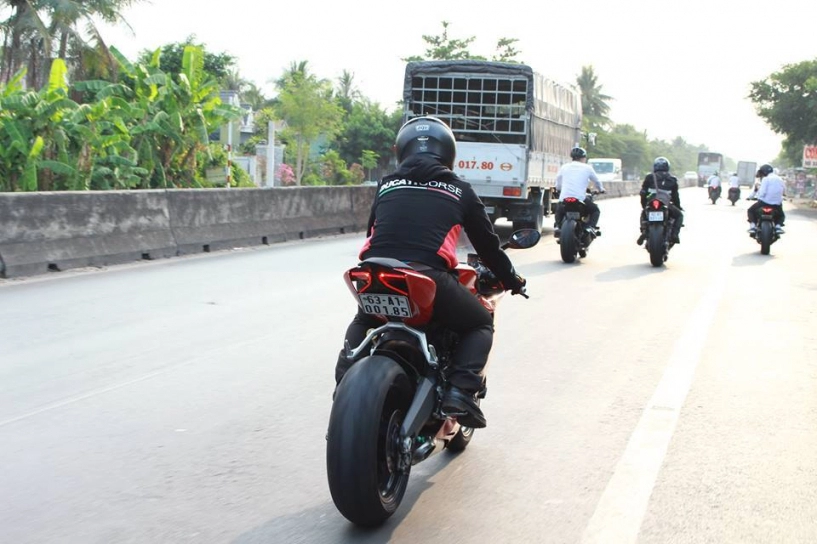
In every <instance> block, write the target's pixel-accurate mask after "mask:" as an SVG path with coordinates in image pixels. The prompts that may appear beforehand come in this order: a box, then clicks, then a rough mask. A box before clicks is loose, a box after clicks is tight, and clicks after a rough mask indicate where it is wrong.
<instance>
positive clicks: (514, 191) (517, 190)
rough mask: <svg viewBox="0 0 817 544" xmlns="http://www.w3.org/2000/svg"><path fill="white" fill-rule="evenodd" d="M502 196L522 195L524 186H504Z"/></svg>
mask: <svg viewBox="0 0 817 544" xmlns="http://www.w3.org/2000/svg"><path fill="white" fill-rule="evenodd" d="M502 196H522V187H503V188H502Z"/></svg>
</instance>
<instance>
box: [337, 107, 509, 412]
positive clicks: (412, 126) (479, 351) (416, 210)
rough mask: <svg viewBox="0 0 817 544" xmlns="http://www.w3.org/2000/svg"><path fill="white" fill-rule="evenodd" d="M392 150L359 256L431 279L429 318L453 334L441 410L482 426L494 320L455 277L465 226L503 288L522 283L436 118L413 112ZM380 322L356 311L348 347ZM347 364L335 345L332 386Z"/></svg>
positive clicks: (450, 136) (448, 132)
mask: <svg viewBox="0 0 817 544" xmlns="http://www.w3.org/2000/svg"><path fill="white" fill-rule="evenodd" d="M395 147H396V153H397V160H398V161H399V163H400V165H399V167H398V169H397V171H396V172H394V173H393V174H390V175H388V176H386V177H384V178H383V179H382V180H381V181H380V183H378V188H377V195H376V196H375V200H374V203H373V204H372V211H371V214H370V217H369V224H368V230H367V235H368V237H367V239H366V242H365V244H364V246H363V249H362V250H361V252H360V258H361V259H366V258H370V257H388V258H392V259H398V260H401V261H404V262H407V263H411V264H412V266H413V267H414V268H415V269H417V270H418V271H420V272H422V273H423V274H425V275H427V276H429V277H430V278H432V279H433V280H434V281H435V283H436V284H437V291H436V296H435V301H434V320H435V322H437V323H440V324H442V325H444V326H446V327H448V328H450V329H451V330H453V331H455V332H457V333H459V335H460V342H459V345H458V347H457V351H456V353H455V354H454V360H453V361H452V367H453V371H452V372H451V374H450V375H449V376H448V379H449V383H450V385H451V387H450V388H449V390H448V391H447V392H446V394H445V396H444V399H443V411H445V412H446V413H459V414H463V415H461V416H459V417H458V420H459V422H460V423H462V424H463V425H465V426H467V427H472V428H477V427H484V426H485V416H484V415H483V413H482V411H481V409H480V408H479V405H478V402H477V400H476V396H477V395H478V394H479V393H480V391H481V390H482V389H483V387H484V377H483V374H482V371H483V369H484V368H485V365H486V364H487V362H488V354H489V352H490V350H491V345H492V343H493V332H494V327H493V318H492V316H491V314H490V313H489V312H488V310H486V309H485V307H483V306H482V304H481V303H480V302H479V300H478V299H477V298H476V297H475V296H474V295H473V294H472V293H471V292H470V291H468V289H466V288H465V287H464V286H463V285H461V284H460V283H459V281H458V279H457V276H456V272H455V271H454V269H455V267H456V266H457V264H458V259H457V253H456V250H457V241H458V239H459V236H460V233H461V232H462V231H463V230H464V231H465V233H466V234H467V235H468V239H469V240H470V242H471V244H472V245H473V246H474V249H475V250H476V252H477V253H478V254H479V256H480V258H481V259H482V261H483V262H484V263H485V265H486V266H487V267H488V268H490V269H491V271H492V272H493V273H494V274H496V276H497V277H498V278H499V279H500V281H502V284H503V285H504V286H505V288H506V289H508V290H510V291H512V292H514V293H519V292H523V291H524V285H525V280H524V279H523V278H522V277H521V276H519V275H518V274H516V272H515V271H514V268H513V266H512V264H511V261H510V259H508V256H507V255H506V254H505V252H504V251H502V249H501V248H500V242H499V237H498V236H497V235H496V233H495V232H494V228H493V223H491V221H490V219H489V218H488V215H487V214H486V212H485V207H484V205H483V204H482V201H481V200H480V199H479V197H478V196H477V195H476V193H475V192H474V190H473V189H472V188H471V185H470V184H468V183H467V182H465V181H463V180H461V179H460V178H459V177H457V175H456V174H454V172H453V171H452V168H453V164H454V157H455V155H456V142H455V139H454V134H453V133H452V132H451V129H450V128H449V127H448V126H447V125H446V124H445V123H443V122H442V121H441V120H439V119H437V118H435V117H415V118H413V119H411V120H409V121H408V122H407V123H406V124H404V125H403V127H402V128H401V129H400V131H399V132H398V134H397V139H396V145H395ZM380 323H381V322H380V321H379V320H378V319H377V318H376V317H374V316H371V315H368V314H365V313H363V312H362V310H361V309H360V308H358V313H357V315H356V316H355V318H354V319H353V320H352V322H351V323H350V325H349V327H348V329H347V331H346V341H347V342H348V344H349V345H350V346H352V347H354V346H357V345H359V344H360V343H361V342H362V341H363V339H364V338H365V336H366V331H367V330H368V329H370V328H375V327H377V326H379V324H380ZM353 363H354V361H350V360H349V359H348V358H347V357H346V355H345V352H344V350H341V353H340V356H339V358H338V363H337V366H336V368H335V379H336V381H337V383H340V380H341V379H342V378H343V375H344V373H345V372H346V371H347V370H348V369H349V367H350V366H351V365H352V364H353Z"/></svg>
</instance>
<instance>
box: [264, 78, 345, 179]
mask: <svg viewBox="0 0 817 544" xmlns="http://www.w3.org/2000/svg"><path fill="white" fill-rule="evenodd" d="M293 68H295V69H294V70H293V69H292V68H291V69H290V70H289V71H287V72H286V73H285V74H284V76H283V77H282V78H281V79H279V81H278V82H279V89H280V92H279V94H278V103H277V105H276V113H277V114H278V117H279V118H280V119H283V120H284V121H286V124H287V128H286V129H284V131H283V133H282V138H283V139H285V140H286V141H287V142H288V143H289V145H290V146H291V147H292V149H293V153H294V155H295V168H294V171H295V180H296V183H297V184H298V185H300V184H301V179H302V178H303V176H304V173H305V172H306V170H307V166H308V165H309V160H310V157H309V155H310V149H311V147H312V144H313V143H315V141H316V140H317V139H318V137H319V136H321V137H323V138H324V139H325V140H326V141H331V140H332V139H333V138H334V137H335V135H336V134H337V133H338V132H339V131H340V129H341V121H342V119H343V109H342V108H341V107H340V106H338V105H337V103H336V102H335V101H334V100H333V96H332V85H331V83H330V82H329V81H328V80H326V79H318V78H317V77H316V76H314V75H313V74H310V73H309V72H308V70H307V68H306V62H302V63H301V64H300V65H295V64H293Z"/></svg>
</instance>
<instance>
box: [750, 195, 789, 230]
mask: <svg viewBox="0 0 817 544" xmlns="http://www.w3.org/2000/svg"><path fill="white" fill-rule="evenodd" d="M761 206H770V207H771V208H773V209H774V218H775V223H777V224H778V225H783V224H785V223H786V214H785V213H784V212H783V206H782V205H781V204H766V203H765V202H763V201H762V200H758V201H757V202H755V203H754V204H752V205H751V206H749V209H748V210H746V215H747V216H748V217H749V222H750V223H754V224H757V219H758V215H760V214H759V213H758V210H759V209H760V208H761Z"/></svg>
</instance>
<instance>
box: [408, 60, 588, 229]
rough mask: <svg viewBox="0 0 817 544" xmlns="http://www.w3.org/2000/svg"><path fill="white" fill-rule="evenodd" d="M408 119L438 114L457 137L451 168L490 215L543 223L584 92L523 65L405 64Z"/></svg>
mask: <svg viewBox="0 0 817 544" xmlns="http://www.w3.org/2000/svg"><path fill="white" fill-rule="evenodd" d="M403 103H404V108H403V121H407V120H408V119H410V118H412V117H415V116H419V115H433V116H436V117H438V118H440V119H442V120H443V121H445V122H446V123H447V124H448V125H449V126H450V127H451V129H452V131H453V132H454V135H455V136H456V138H457V158H456V160H455V164H454V171H455V172H456V173H457V175H459V176H460V177H461V178H463V179H464V180H466V181H468V182H469V183H470V184H471V186H472V187H473V188H474V191H475V192H476V193H477V195H479V197H480V199H481V200H482V201H483V203H484V204H485V208H486V211H488V214H489V216H490V217H491V219H492V220H494V221H496V220H497V219H499V218H505V219H507V220H509V221H511V222H512V223H513V226H514V229H518V228H523V227H529V228H537V229H539V230H541V229H542V226H543V223H544V216H545V215H549V214H550V213H551V212H552V211H553V210H554V209H555V204H556V199H555V198H554V190H555V186H556V174H557V173H558V172H559V167H560V166H561V165H562V164H564V163H565V162H568V161H570V150H571V149H572V148H573V147H574V146H575V145H577V144H578V142H579V141H580V137H581V122H582V109H581V96H580V94H579V92H578V91H577V90H576V89H575V88H573V87H571V86H567V85H562V84H559V83H556V82H554V81H551V80H549V79H546V78H544V77H543V76H541V75H539V74H537V73H535V72H534V71H533V70H532V69H531V68H530V67H529V66H526V65H524V64H512V63H505V62H490V61H478V60H451V61H420V62H409V63H408V64H407V65H406V73H405V82H404V87H403Z"/></svg>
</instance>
